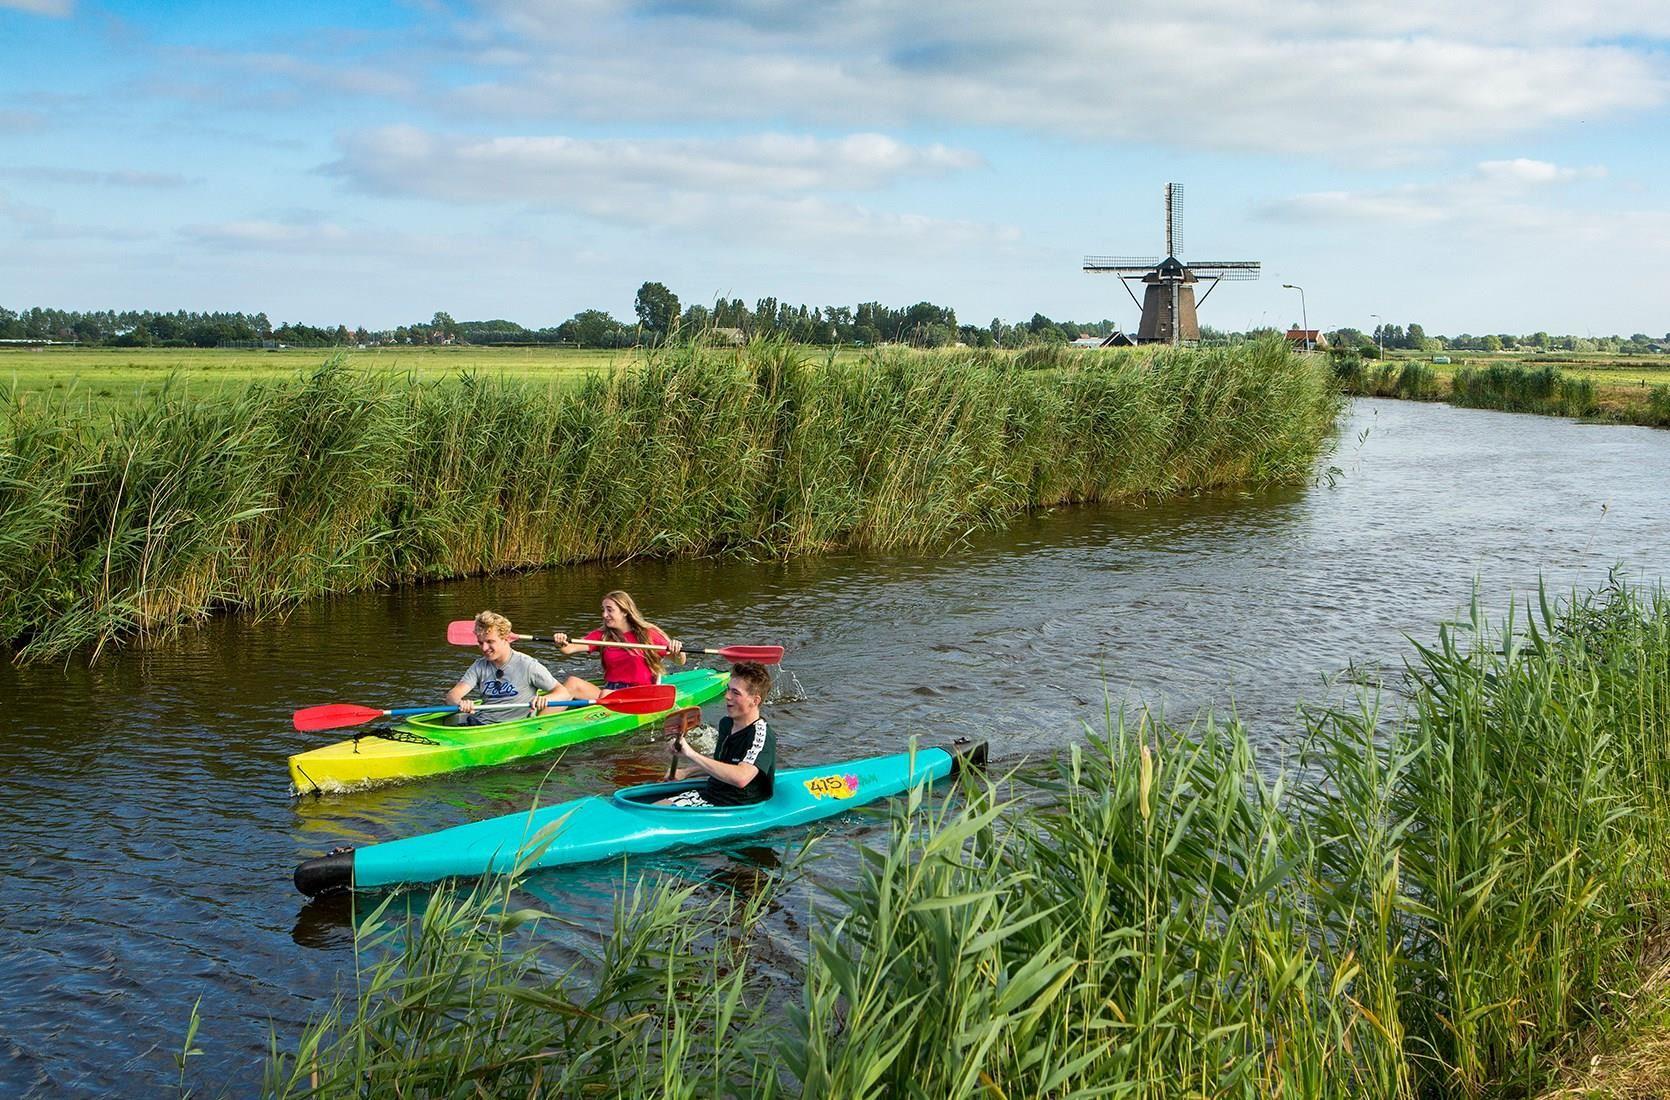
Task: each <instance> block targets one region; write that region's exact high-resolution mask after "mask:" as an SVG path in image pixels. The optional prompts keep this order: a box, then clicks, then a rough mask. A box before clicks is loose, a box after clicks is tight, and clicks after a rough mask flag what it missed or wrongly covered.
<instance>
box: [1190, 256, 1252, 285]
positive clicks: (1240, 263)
mask: <svg viewBox="0 0 1670 1100" xmlns="http://www.w3.org/2000/svg"><path fill="white" fill-rule="evenodd" d="M1189 270H1190V271H1192V272H1194V273H1195V274H1196V275H1197V276H1199V277H1200V278H1202V279H1223V280H1226V281H1228V282H1231V283H1250V282H1252V281H1253V280H1255V279H1257V278H1258V275H1259V272H1260V270H1262V269H1261V267H1260V265H1259V263H1258V262H1257V261H1256V260H1229V261H1223V262H1219V263H1204V264H1190V265H1189Z"/></svg>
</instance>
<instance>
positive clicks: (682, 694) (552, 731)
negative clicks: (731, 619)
mask: <svg viewBox="0 0 1670 1100" xmlns="http://www.w3.org/2000/svg"><path fill="white" fill-rule="evenodd" d="M729 681H730V673H729V672H720V671H717V670H715V669H710V668H692V669H684V670H681V671H679V672H674V673H670V674H669V675H667V676H664V677H662V678H661V682H662V683H663V684H668V685H671V686H672V687H673V688H675V689H677V691H678V703H677V707H688V706H696V705H699V704H701V703H705V702H707V701H708V700H710V699H717V698H718V697H719V696H720V695H723V694H724V692H725V685H726V684H727V683H728V682H729ZM677 707H674V708H672V709H677ZM671 713H672V710H666V711H661V712H659V713H656V714H616V713H613V712H611V711H609V710H606V709H604V708H603V707H596V706H592V707H580V708H576V709H573V710H564V711H560V712H557V713H554V714H544V715H541V716H540V717H538V718H521V719H517V720H516V721H513V722H498V723H495V724H493V725H488V726H454V725H448V724H447V723H448V720H449V719H450V718H451V717H452V716H451V715H450V714H448V713H445V712H440V713H435V714H419V715H415V716H413V717H410V718H404V719H401V720H400V721H398V722H394V723H392V724H390V725H388V726H386V727H381V728H377V729H373V730H370V731H368V732H366V733H362V734H360V735H359V736H357V737H354V738H352V739H350V740H347V741H338V742H337V743H336V744H334V745H326V746H324V747H323V748H317V749H310V750H309V751H307V752H300V753H297V754H296V755H294V756H292V757H290V782H291V783H292V785H293V786H294V788H295V791H296V793H297V794H318V793H322V792H335V791H347V790H358V789H360V788H362V787H371V786H377V785H380V784H384V783H399V782H403V781H405V780H408V779H418V778H421V777H422V776H426V775H440V774H442V773H445V772H453V771H460V770H462V769H464V768H482V767H487V766H489V765H493V764H507V763H509V762H511V761H513V760H522V759H525V758H527V757H530V756H538V755H540V754H542V753H547V752H550V751H552V750H553V749H560V748H564V747H566V746H568V745H577V744H579V743H580V742H582V741H593V740H596V739H597V738H599V737H613V736H615V735H616V734H621V733H630V732H631V731H633V730H635V729H642V728H643V727H644V726H650V725H654V724H655V723H657V722H660V721H661V720H662V719H663V718H665V717H666V716H667V715H668V714H671Z"/></svg>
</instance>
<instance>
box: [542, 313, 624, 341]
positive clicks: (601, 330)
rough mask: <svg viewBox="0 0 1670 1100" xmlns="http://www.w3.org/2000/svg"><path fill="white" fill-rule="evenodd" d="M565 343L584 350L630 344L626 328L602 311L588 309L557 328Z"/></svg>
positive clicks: (560, 337) (558, 334)
mask: <svg viewBox="0 0 1670 1100" xmlns="http://www.w3.org/2000/svg"><path fill="white" fill-rule="evenodd" d="M557 337H558V339H560V340H562V341H563V342H564V343H570V344H578V345H580V346H581V347H583V348H617V347H622V346H623V345H625V344H628V343H630V342H631V341H630V339H629V338H628V336H627V333H626V328H625V326H624V325H622V324H621V323H620V322H619V321H617V320H615V319H614V318H613V317H611V316H609V315H608V314H607V313H605V312H603V311H602V310H601V309H586V310H581V311H580V312H579V313H576V314H575V315H574V316H573V317H572V318H570V319H569V320H567V321H564V322H563V323H562V324H560V325H558V326H557Z"/></svg>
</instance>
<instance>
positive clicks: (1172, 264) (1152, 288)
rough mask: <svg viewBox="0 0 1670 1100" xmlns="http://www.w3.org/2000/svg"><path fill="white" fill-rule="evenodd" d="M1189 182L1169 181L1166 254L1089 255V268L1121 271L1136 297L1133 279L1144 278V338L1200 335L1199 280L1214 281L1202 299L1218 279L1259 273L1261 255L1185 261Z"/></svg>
mask: <svg viewBox="0 0 1670 1100" xmlns="http://www.w3.org/2000/svg"><path fill="white" fill-rule="evenodd" d="M1181 251H1183V185H1182V184H1180V183H1168V184H1166V254H1165V258H1164V259H1161V258H1159V257H1155V256H1086V257H1085V258H1084V269H1085V270H1086V271H1094V272H1110V273H1112V274H1114V275H1117V276H1119V279H1120V284H1121V285H1122V286H1124V287H1125V293H1127V294H1129V295H1130V296H1131V301H1133V302H1136V301H1137V296H1136V294H1135V292H1133V291H1132V290H1131V286H1130V284H1132V283H1134V282H1141V283H1142V284H1143V285H1144V287H1145V288H1146V289H1144V291H1143V294H1142V301H1140V302H1137V305H1138V306H1139V307H1141V309H1142V322H1141V324H1139V325H1138V326H1137V343H1139V344H1181V343H1183V342H1185V341H1188V342H1191V343H1192V342H1194V341H1196V340H1199V339H1200V322H1199V321H1198V320H1197V319H1196V318H1195V284H1196V283H1202V282H1207V283H1211V286H1209V287H1207V288H1206V293H1205V294H1202V295H1201V296H1200V301H1201V303H1203V304H1204V303H1205V301H1206V299H1207V298H1210V297H1211V296H1212V291H1214V290H1216V289H1218V283H1220V282H1222V281H1224V280H1225V279H1227V280H1229V281H1230V282H1244V281H1250V280H1253V279H1256V278H1258V271H1259V263H1258V261H1257V260H1223V261H1218V262H1213V263H1205V262H1202V263H1184V262H1183V261H1182V260H1179V259H1178V258H1177V254H1178V253H1179V252H1181Z"/></svg>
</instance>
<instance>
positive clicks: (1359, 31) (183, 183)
mask: <svg viewBox="0 0 1670 1100" xmlns="http://www.w3.org/2000/svg"><path fill="white" fill-rule="evenodd" d="M0 58H3V59H4V60H3V61H0V306H6V307H8V308H12V309H19V308H26V307H29V306H37V305H38V306H52V307H57V308H63V309H105V308H116V309H159V310H161V309H166V310H174V309H187V310H241V311H245V312H256V311H264V312H265V313H267V314H268V316H269V317H270V318H271V319H272V320H273V322H274V323H278V322H279V321H300V322H305V323H309V324H317V325H331V326H334V325H336V324H339V323H345V324H347V325H349V326H350V327H353V326H356V325H364V326H366V327H368V328H385V327H391V326H393V325H397V324H405V323H410V322H413V321H417V320H422V319H427V318H428V317H429V316H430V315H432V314H433V313H434V312H435V311H437V310H445V311H446V312H448V313H450V314H452V315H453V316H454V317H456V318H458V319H460V320H463V319H471V320H484V319H489V318H506V319H509V320H512V321H516V322H519V323H521V324H524V325H527V326H529V327H533V328H538V327H544V326H548V325H555V324H557V323H559V322H561V321H562V320H565V319H566V318H568V317H571V316H573V315H574V314H575V313H577V312H579V311H580V310H582V309H589V308H599V309H606V310H608V311H610V312H611V313H613V314H615V316H617V317H619V318H622V319H628V320H629V319H631V317H632V302H633V298H634V295H635V293H636V291H637V288H638V287H639V285H640V284H642V283H643V282H645V281H646V280H655V281H659V282H662V283H665V284H666V285H667V286H668V287H670V288H671V289H672V290H673V292H674V293H676V294H677V295H678V296H679V298H680V300H681V301H683V302H684V303H685V304H690V303H692V302H702V303H706V302H711V301H712V300H713V299H714V298H715V297H717V296H725V297H730V298H742V299H744V300H745V301H747V302H749V303H750V304H752V303H753V302H754V301H755V300H756V299H758V298H761V297H765V296H768V295H769V296H774V297H776V298H778V299H781V300H784V301H788V302H793V303H796V304H799V303H806V304H808V305H853V304H855V303H857V302H859V301H870V300H875V301H880V302H883V303H886V304H888V305H891V306H905V305H909V304H911V303H914V302H917V301H924V300H926V301H931V302H935V303H937V304H940V305H947V306H951V307H953V308H954V309H955V310H956V311H957V316H958V319H959V320H960V321H962V322H963V323H965V324H968V323H973V324H981V325H984V324H986V323H987V322H989V321H990V320H991V319H992V318H993V317H1001V318H1003V319H1005V320H1008V321H1016V320H1025V319H1027V318H1030V317H1031V316H1032V315H1033V314H1034V313H1035V312H1041V313H1044V314H1045V315H1047V316H1050V317H1053V318H1071V319H1075V320H1095V319H1101V318H1111V319H1113V320H1115V321H1117V322H1119V323H1120V324H1121V325H1122V326H1123V327H1124V328H1126V329H1134V328H1135V326H1136V321H1137V309H1136V307H1135V306H1134V305H1133V304H1132V302H1131V300H1130V298H1129V297H1127V296H1126V294H1125V292H1124V291H1123V290H1122V289H1121V287H1120V286H1119V283H1118V281H1117V280H1116V279H1115V278H1113V277H1111V276H1108V275H1094V274H1087V273H1085V272H1084V271H1083V270H1082V262H1083V259H1084V257H1085V255H1086V254H1111V255H1155V254H1158V253H1160V252H1162V251H1163V243H1164V237H1163V221H1162V205H1163V193H1164V187H1165V184H1166V183H1167V182H1168V181H1175V182H1178V183H1181V184H1183V185H1184V188H1185V207H1184V217H1183V232H1184V245H1183V247H1182V249H1181V250H1180V252H1181V258H1182V259H1184V260H1185V261H1188V260H1191V259H1192V260H1194V261H1196V262H1201V261H1211V260H1258V261H1261V262H1262V264H1263V273H1262V276H1261V278H1260V279H1259V280H1258V281H1256V282H1248V283H1226V284H1224V285H1223V286H1222V287H1220V288H1219V289H1218V290H1217V291H1216V292H1215V293H1214V294H1213V296H1212V298H1211V300H1210V301H1208V302H1206V304H1205V305H1204V306H1203V307H1202V308H1201V320H1202V322H1203V323H1205V324H1209V325H1213V326H1215V327H1218V328H1221V329H1229V330H1241V329H1246V328H1249V327H1252V326H1256V325H1281V326H1285V325H1288V324H1291V323H1293V322H1297V321H1300V320H1301V318H1302V319H1303V320H1305V321H1307V322H1308V323H1309V325H1310V326H1311V327H1315V328H1324V329H1332V328H1337V327H1342V326H1351V327H1356V328H1361V329H1365V330H1368V329H1372V328H1373V327H1374V325H1375V324H1377V323H1379V321H1381V320H1383V321H1385V322H1387V323H1395V324H1399V325H1407V324H1409V323H1410V322H1417V323H1420V324H1421V325H1423V326H1424V327H1425V329H1426V330H1427V332H1428V333H1429V334H1431V333H1443V334H1446V335H1456V334H1459V333H1462V332H1469V333H1474V334H1480V333H1486V332H1508V333H1527V332H1532V331H1536V330H1544V331H1548V332H1551V333H1556V334H1565V333H1571V334H1576V335H1597V336H1598V335H1607V334H1611V333H1620V334H1623V335H1626V336H1627V335H1630V334H1632V333H1636V332H1645V333H1648V334H1649V335H1653V336H1662V335H1664V334H1665V333H1666V332H1667V331H1670V304H1667V303H1670V295H1666V293H1665V288H1666V287H1667V286H1670V186H1666V185H1665V177H1666V169H1667V168H1670V153H1667V152H1666V150H1667V149H1670V112H1667V104H1670V4H1666V3H1664V2H1663V0H1589V2H1587V3H1584V4H1573V3H1571V2H1570V0H1473V2H1470V3H1467V4H1458V3H1447V2H1440V0H1404V2H1402V3H1398V4H1386V3H1384V2H1383V0H1367V2H1365V0H1328V2H1316V0H1241V2H1234V3H1224V2H1221V0H1191V2H1190V3H1187V4H1175V5H1164V4H1151V3H1140V4H1138V3H1110V2H1107V0H1028V2H1026V3H1017V2H1013V0H1011V2H1008V3H1004V2H999V0H912V2H909V3H899V2H894V0H816V2H811V3H808V2H806V0H790V2H777V0H566V2H557V0H546V2H530V3H510V2H500V0H482V2H480V3H466V2H459V3H448V2H442V0H398V2H394V3H387V2H377V0H370V2H367V3H360V4H353V5H348V4H341V5H332V4H325V3H318V2H315V0H297V2H288V0H287V2H284V3H270V2H269V3H264V4H246V3H242V2H240V0H222V2H217V3H213V4H210V3H202V2H199V0H183V2H170V3H126V4H123V3H104V4H97V3H90V2H87V0H0ZM1284 283H1290V284H1294V285H1296V286H1300V287H1302V288H1303V294H1302V295H1301V294H1300V292H1299V291H1295V290H1290V289H1285V288H1284V287H1283V285H1282V284H1284Z"/></svg>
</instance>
